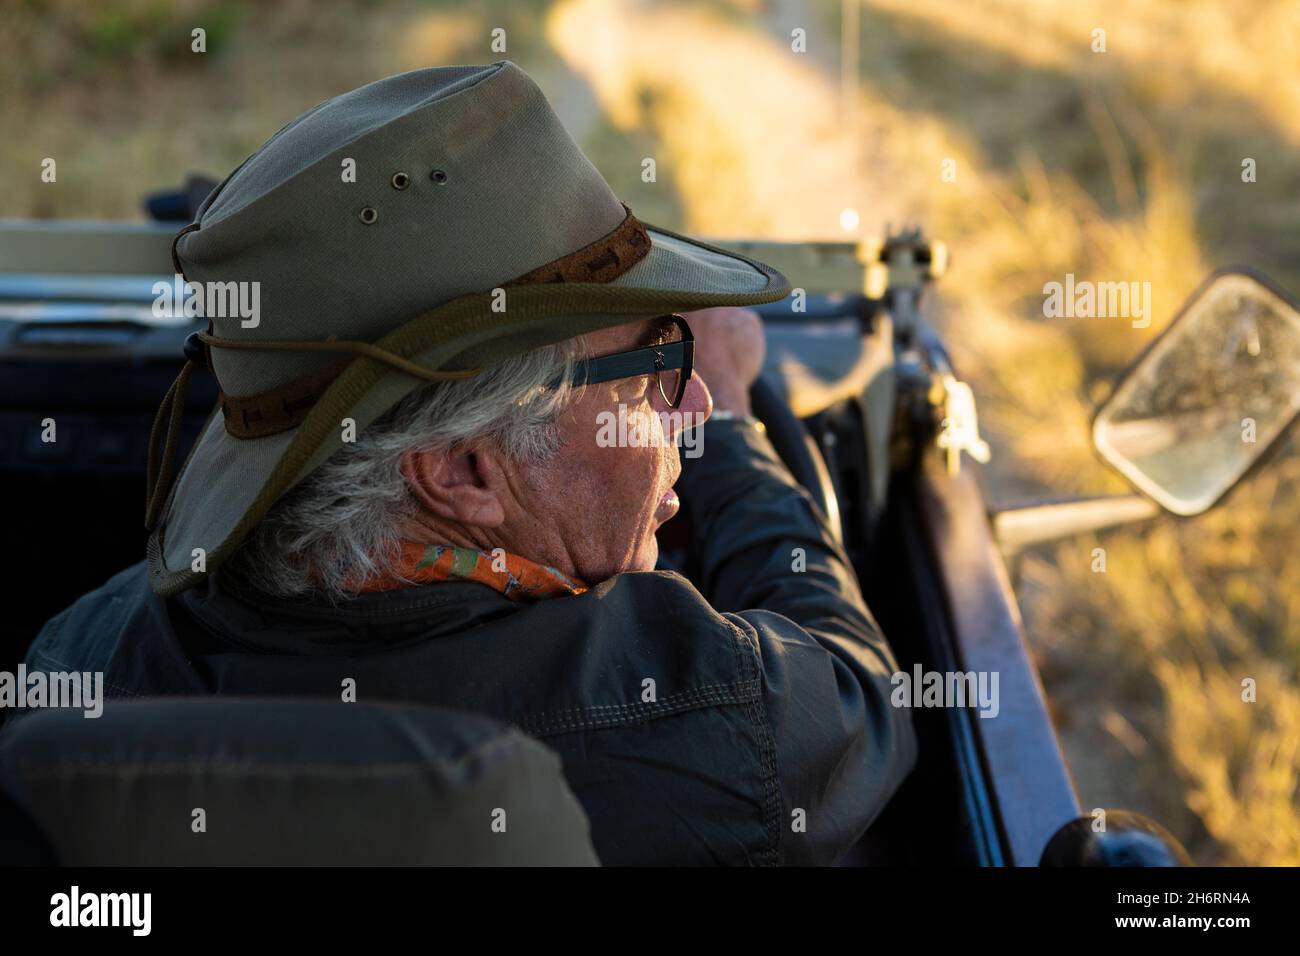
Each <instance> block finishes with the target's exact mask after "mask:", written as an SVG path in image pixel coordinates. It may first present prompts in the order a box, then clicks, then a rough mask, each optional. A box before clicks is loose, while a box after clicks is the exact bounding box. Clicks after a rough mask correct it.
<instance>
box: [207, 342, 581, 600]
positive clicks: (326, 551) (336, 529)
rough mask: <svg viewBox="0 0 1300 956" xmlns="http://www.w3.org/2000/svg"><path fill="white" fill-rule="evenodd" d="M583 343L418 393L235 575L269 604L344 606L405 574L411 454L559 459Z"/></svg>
mask: <svg viewBox="0 0 1300 956" xmlns="http://www.w3.org/2000/svg"><path fill="white" fill-rule="evenodd" d="M580 343H581V340H577V339H570V340H568V341H566V342H561V343H559V344H557V345H549V346H546V347H544V348H540V349H535V350H533V351H530V352H525V353H523V354H522V355H519V356H516V357H514V358H510V359H507V360H506V361H504V362H502V363H500V364H498V365H495V366H492V367H491V368H489V369H487V370H485V371H484V372H482V373H481V374H479V375H477V376H475V377H474V378H471V379H466V380H463V381H453V382H436V383H434V384H431V385H426V386H424V387H422V388H420V389H417V390H416V391H414V392H412V393H411V394H410V395H408V396H406V397H405V398H404V399H402V400H401V401H400V402H399V403H398V404H397V405H395V406H394V407H393V408H391V409H389V410H388V411H387V412H385V413H384V415H383V416H381V417H380V418H378V419H376V420H375V421H374V422H372V423H371V424H370V426H369V427H367V428H365V429H364V430H362V432H361V434H360V435H358V436H357V440H356V441H355V442H351V443H347V444H345V445H344V446H343V447H342V448H340V449H339V450H338V451H337V452H335V453H334V454H333V455H331V456H330V457H329V458H328V459H326V461H325V462H324V463H323V464H322V465H321V466H320V467H319V468H317V469H316V470H315V471H313V472H312V473H311V474H310V475H308V476H307V477H306V478H305V479H303V481H302V482H301V483H300V484H298V485H297V486H296V487H295V488H293V489H292V490H291V491H289V493H288V494H286V495H285V496H284V497H283V498H281V499H280V500H279V501H277V502H276V503H275V504H274V505H273V506H272V508H271V510H270V511H268V512H267V514H266V515H265V516H264V517H263V518H262V520H261V521H259V522H258V524H257V526H256V527H255V528H254V529H253V531H252V532H251V534H250V535H249V537H248V538H247V539H246V540H245V541H244V543H243V544H242V545H240V547H239V549H238V550H237V551H236V552H235V553H234V554H233V555H231V557H230V565H231V566H232V569H233V570H234V571H235V572H236V573H237V574H239V575H240V576H241V577H243V578H244V579H245V580H247V581H248V582H249V583H251V584H253V585H254V586H256V587H257V588H258V590H260V591H263V592H265V593H267V594H272V595H275V596H278V597H303V596H307V595H310V594H312V593H313V592H316V593H322V594H324V595H326V596H327V597H329V598H330V599H331V600H334V601H338V600H341V599H344V598H347V597H348V596H350V595H351V594H352V593H353V590H352V589H351V588H350V587H349V583H351V584H353V585H355V583H356V582H359V581H362V580H365V579H366V578H370V577H373V576H375V575H381V574H386V575H391V574H395V573H396V571H395V568H396V564H395V559H396V558H397V556H398V554H399V547H400V545H401V529H402V527H403V526H404V525H406V524H407V523H408V521H409V520H410V519H412V518H413V517H414V516H415V515H416V514H418V512H419V511H420V505H419V503H418V502H417V501H416V500H415V498H414V497H413V495H412V494H411V491H410V489H409V487H408V486H407V484H406V479H405V478H404V477H403V476H402V472H401V460H402V457H403V455H405V454H406V453H407V452H409V451H415V450H423V449H453V448H455V447H457V446H463V445H464V444H465V443H467V442H471V441H479V440H487V441H490V442H492V443H493V444H494V445H495V446H496V447H497V448H499V449H500V450H501V451H502V452H503V453H504V454H505V455H506V456H507V457H508V458H510V459H512V460H514V461H517V462H520V463H525V464H526V463H534V464H537V463H543V462H545V461H547V460H549V459H550V458H552V457H553V456H554V455H555V453H556V452H557V451H558V449H559V446H560V435H559V429H558V427H557V426H558V420H559V417H560V415H561V414H562V413H563V411H564V409H565V408H566V407H567V406H568V403H569V398H570V396H571V394H572V388H571V386H570V385H569V384H568V382H569V381H570V380H571V378H572V376H573V369H574V366H575V364H576V362H577V361H578V360H579V356H580V354H581V353H580V351H579V349H580ZM557 379H558V380H560V381H561V382H562V383H563V384H560V385H558V386H556V385H555V384H554V383H555V382H556V380H557Z"/></svg>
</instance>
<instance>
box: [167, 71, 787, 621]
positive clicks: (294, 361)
mask: <svg viewBox="0 0 1300 956" xmlns="http://www.w3.org/2000/svg"><path fill="white" fill-rule="evenodd" d="M173 253H174V258H175V260H176V269H177V272H178V273H180V274H183V275H184V277H185V279H186V280H187V281H188V282H190V283H196V284H202V285H203V286H205V287H208V286H209V284H214V283H220V284H228V283H248V284H249V285H246V286H242V288H243V289H244V290H251V289H256V290H257V296H256V298H255V299H253V298H252V296H251V294H248V295H246V297H245V300H244V301H245V302H247V301H253V302H256V303H257V304H258V309H257V310H256V311H257V315H256V322H255V323H254V320H253V319H251V318H249V317H248V315H247V311H245V312H242V313H241V312H240V311H239V310H236V309H229V308H224V309H223V308H215V309H214V308H212V303H213V302H214V301H218V302H219V301H220V297H219V296H216V295H210V296H209V297H207V298H206V299H205V300H204V301H205V303H206V304H207V306H208V311H206V312H205V317H207V318H209V320H210V324H209V327H208V332H207V333H200V334H199V335H198V336H197V337H196V336H191V340H190V341H189V342H187V347H186V355H187V358H188V359H189V361H187V363H186V366H185V368H184V371H182V373H181V376H180V378H178V379H177V382H176V384H175V385H173V387H172V390H171V391H170V392H169V393H168V395H167V397H166V398H165V399H164V402H163V407H162V408H160V409H159V414H158V418H157V420H156V421H155V426H154V435H153V438H152V440H151V444H150V451H151V462H150V469H149V471H150V475H149V483H150V494H149V498H150V500H149V502H148V505H147V509H146V510H147V515H146V525H147V526H148V527H149V529H150V531H151V534H150V537H149V545H148V553H149V571H150V580H151V582H152V586H153V588H154V590H155V591H156V592H157V593H158V594H161V595H171V594H176V593H178V592H180V591H183V590H185V589H186V588H189V587H191V586H193V585H194V584H196V583H198V582H199V581H201V580H202V579H203V578H204V577H205V576H206V574H207V573H209V572H211V571H212V570H213V569H215V568H216V567H217V566H218V565H219V564H220V563H221V561H223V560H224V559H225V558H226V557H228V556H229V555H230V553H231V552H232V551H233V550H234V549H235V548H236V547H237V546H238V545H239V544H240V542H241V541H242V540H243V539H244V538H245V537H246V535H247V534H248V532H249V531H250V530H251V529H252V528H253V527H254V526H255V525H256V523H257V522H258V521H259V520H260V519H261V518H262V516H263V515H265V514H266V512H267V510H268V509H269V508H270V507H271V506H272V505H273V504H274V503H275V501H276V500H277V499H278V498H280V496H282V495H283V494H284V493H285V492H286V491H288V490H289V489H290V488H292V487H293V486H294V485H295V484H296V483H297V482H299V481H301V480H302V479H303V478H304V477H306V476H307V475H308V474H310V473H311V472H312V470H313V469H315V468H316V467H318V466H319V465H320V464H321V463H322V462H324V461H325V460H326V459H327V458H328V457H329V456H330V455H332V454H334V452H335V451H337V450H338V449H339V448H341V447H343V442H344V434H345V432H344V422H345V420H346V419H350V420H351V421H352V422H354V423H355V431H356V432H357V433H359V432H360V431H361V430H362V429H364V428H365V427H366V426H367V425H369V424H370V423H371V422H373V421H374V420H375V419H376V418H378V417H379V416H380V415H382V414H383V413H384V412H385V411H386V410H388V409H389V408H391V407H392V406H393V405H394V404H396V403H397V402H398V401H400V400H401V399H402V398H403V397H404V396H405V395H407V394H408V393H409V392H411V391H412V390H413V389H416V388H419V387H421V386H423V385H425V384H426V383H428V382H429V381H437V380H440V379H448V378H465V377H471V376H472V375H473V374H475V372H476V370H479V369H482V368H484V367H487V366H490V365H492V364H493V363H495V362H499V361H501V360H503V359H505V358H508V357H510V356H513V355H517V354H519V353H521V352H524V351H527V350H530V349H534V348H538V347H540V346H543V345H547V344H551V343H554V342H558V341H561V340H564V339H568V338H572V337H573V336H576V335H581V334H584V333H587V332H591V331H594V330H596V329H600V328H605V327H609V326H613V325H620V324H623V323H625V322H630V321H633V320H635V319H637V318H645V317H650V316H654V315H660V314H663V313H665V312H672V311H682V310H688V309H694V308H705V307H708V306H716V305H748V304H754V303H760V302H772V301H775V300H777V299H780V298H783V297H785V296H786V295H787V294H788V293H789V291H790V290H789V284H788V282H787V281H786V279H785V277H784V276H782V275H781V274H780V273H778V272H777V271H775V270H774V269H772V268H770V267H768V266H765V265H763V264H762V263H759V262H755V261H753V260H751V259H748V258H746V257H744V256H741V255H737V254H735V253H731V252H726V251H723V250H721V249H717V248H715V247H713V246H710V245H707V244H705V243H702V242H698V241H696V240H693V239H689V238H687V237H685V236H681V235H677V234H675V233H672V232H669V231H667V230H665V229H658V228H655V227H653V226H648V225H644V224H642V223H641V222H639V221H638V220H637V219H636V217H635V216H633V215H632V212H631V210H629V209H628V208H627V207H626V206H625V205H624V204H622V203H621V202H620V201H619V200H618V198H617V197H616V196H615V195H614V193H613V191H612V190H611V189H610V187H609V185H608V184H607V183H606V182H605V181H604V179H602V178H601V176H600V174H599V173H598V172H597V171H596V169H595V167H594V166H592V164H591V163H590V162H589V161H588V160H587V158H586V157H585V156H584V155H583V154H582V152H581V150H579V149H578V147H577V145H576V144H575V143H574V142H573V140H572V139H571V138H570V137H569V135H568V133H567V132H566V131H565V129H564V127H563V126H562V125H561V123H560V121H559V119H558V118H557V117H556V115H555V113H554V111H553V110H552V109H551V107H550V104H549V103H547V101H546V98H545V97H544V96H543V95H542V92H541V90H540V89H538V87H537V85H536V84H535V83H533V81H532V80H531V79H530V78H529V77H528V75H527V74H525V73H524V72H523V70H521V69H519V67H517V66H515V65H514V64H513V63H511V62H509V61H502V62H499V63H493V64H491V65H488V66H455V67H444V68H436V69H426V70H416V71H414V72H410V73H403V74H400V75H398V76H392V77H389V78H387V79H384V80H379V81H378V82H375V83H371V84H369V85H367V86H364V87H361V88H360V89H357V90H353V91H352V92H350V93H345V94H343V95H342V96H338V97H336V98H334V99H332V100H329V101H327V102H325V103H322V104H321V105H319V106H317V107H315V108H314V109H312V110H309V111H308V112H307V113H304V114H303V115H302V116H300V117H298V118H297V119H295V120H294V121H293V122H291V123H290V124H289V125H287V126H285V127H284V128H283V129H282V130H280V131H279V132H278V133H276V134H275V135H274V136H272V137H271V138H270V139H269V140H268V141H267V142H266V143H265V144H264V145H263V146H262V147H261V148H260V149H259V150H258V151H257V152H255V153H254V154H253V155H252V156H250V157H249V158H248V159H247V160H245V161H244V162H243V164H241V165H240V166H239V168H238V169H236V170H235V171H234V172H233V173H231V175H230V176H228V177H227V178H226V180H225V181H224V182H222V183H221V184H220V185H219V186H218V187H217V188H216V189H214V190H213V192H212V193H211V195H209V196H208V198H207V199H206V201H205V202H204V204H203V205H202V207H201V208H200V209H199V212H198V216H197V220H196V222H194V223H192V224H191V225H190V226H188V227H186V228H185V229H184V230H182V231H181V233H180V234H179V235H178V236H177V238H176V241H175V243H174V245H173ZM254 283H255V284H256V285H252V284H254ZM213 288H215V289H218V290H220V289H226V290H235V289H237V288H241V287H237V286H229V285H221V286H214V287H213ZM226 301H227V302H230V301H235V300H234V298H233V295H232V296H231V297H230V298H229V299H227V300H226ZM222 312H226V313H231V314H228V315H223V314H214V313H222ZM196 338H197V340H198V341H196ZM200 343H201V344H200ZM199 363H206V364H209V365H210V367H211V368H212V371H213V372H214V374H215V376H216V378H217V381H218V383H219V385H220V390H221V395H220V401H219V403H218V405H217V407H216V408H215V409H214V411H213V414H212V415H211V416H210V417H209V419H208V421H207V423H206V425H205V426H204V429H203V431H202V434H201V436H200V438H199V440H198V442H197V444H196V445H195V447H194V449H193V451H192V452H191V453H190V455H189V457H188V458H187V459H186V461H185V463H184V465H183V466H182V467H181V469H180V471H179V473H178V474H177V475H176V477H175V481H174V482H173V481H172V480H171V475H170V472H171V470H172V468H171V464H172V463H171V457H172V454H173V452H174V446H175V443H176V438H177V434H178V431H179V424H180V410H181V407H182V406H183V401H182V397H183V396H182V393H183V391H184V387H185V382H186V379H187V377H188V375H189V373H190V371H191V370H192V368H193V367H194V366H195V365H196V364H199ZM160 445H161V446H162V449H161V450H162V454H161V456H160V457H159V458H158V459H156V460H155V459H154V457H153V456H154V453H155V452H156V451H157V450H158V448H159V446H160ZM199 549H201V550H199Z"/></svg>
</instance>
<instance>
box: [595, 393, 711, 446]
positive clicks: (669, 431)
mask: <svg viewBox="0 0 1300 956" xmlns="http://www.w3.org/2000/svg"><path fill="white" fill-rule="evenodd" d="M707 417H708V416H707V415H705V413H704V412H683V411H678V410H677V409H673V410H672V411H669V412H645V411H640V410H637V409H631V410H629V409H628V407H627V406H626V405H625V404H623V403H622V402H620V403H619V406H618V411H617V412H611V411H603V412H600V413H599V414H597V415H596V444H597V445H598V446H599V447H601V448H658V447H660V446H663V445H668V444H674V445H676V446H677V447H679V448H681V449H682V457H683V458H699V457H700V456H701V455H703V454H704V429H702V428H700V427H699V426H701V425H703V424H704V422H705V419H706V418H707ZM669 436H673V437H669Z"/></svg>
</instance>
